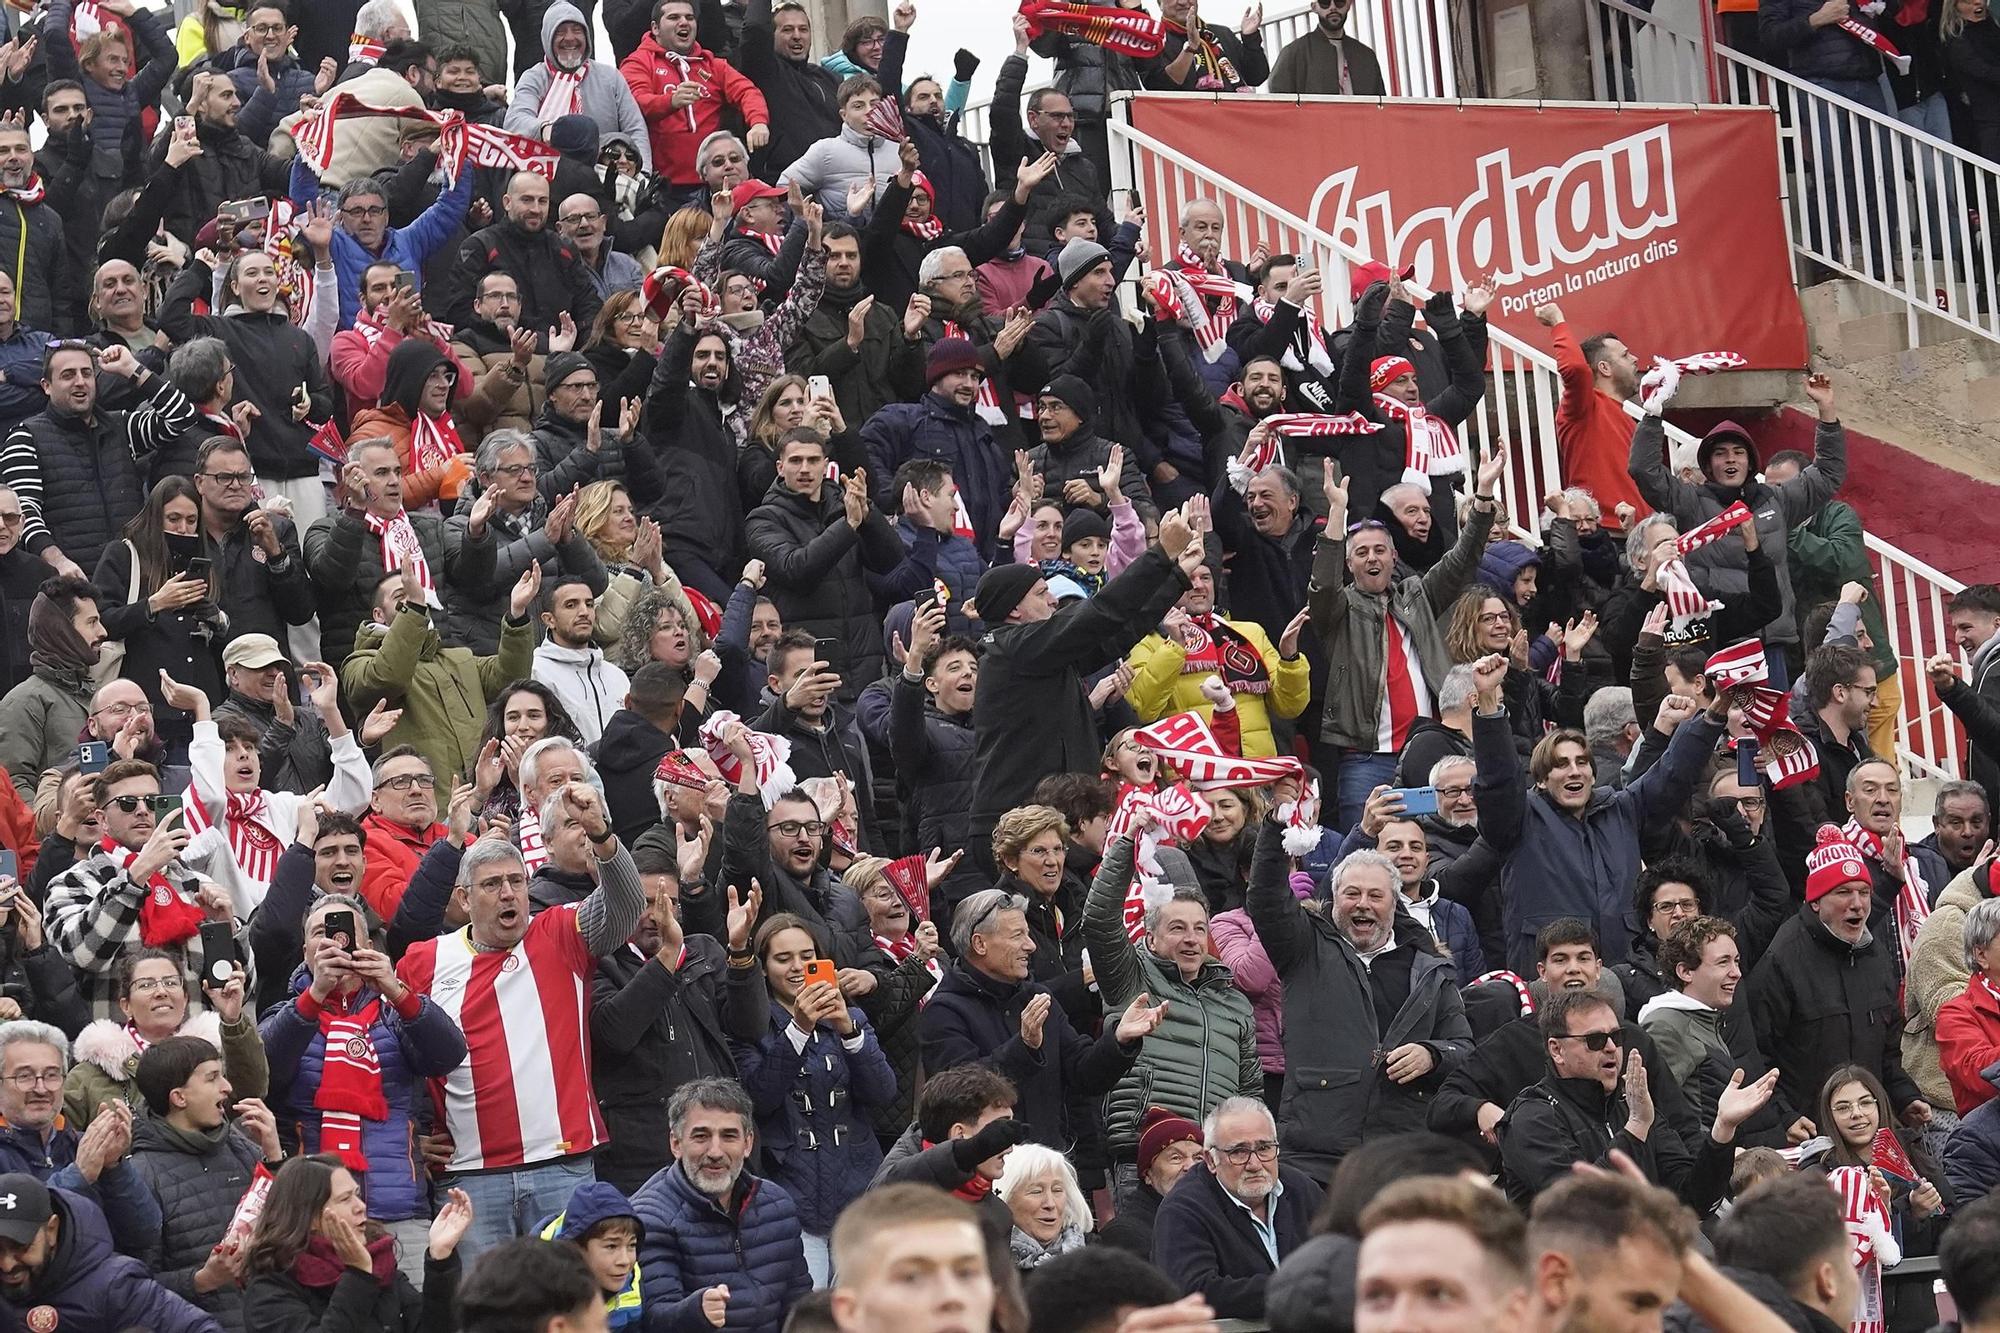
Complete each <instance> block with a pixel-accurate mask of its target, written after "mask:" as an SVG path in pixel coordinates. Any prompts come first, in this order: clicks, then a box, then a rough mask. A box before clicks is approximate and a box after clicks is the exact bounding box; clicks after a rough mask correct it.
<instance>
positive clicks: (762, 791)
mask: <svg viewBox="0 0 2000 1333" xmlns="http://www.w3.org/2000/svg"><path fill="white" fill-rule="evenodd" d="M742 721H743V720H742V719H741V718H739V717H737V716H736V714H734V713H732V712H730V711H729V710H728V709H726V708H725V709H723V710H722V711H720V712H716V713H711V714H709V717H708V721H706V722H704V723H702V724H701V743H702V745H703V746H704V747H705V748H706V749H707V750H708V757H709V758H711V759H713V760H714V761H715V768H716V771H717V772H719V773H721V774H722V780H723V781H724V782H727V783H728V784H729V785H730V786H732V787H734V786H735V785H736V784H737V783H738V782H740V781H742V778H743V762H742V761H741V760H739V759H738V758H737V757H736V756H735V754H734V753H732V752H731V751H730V748H729V747H728V746H727V745H724V744H723V743H722V732H723V729H724V728H725V727H727V726H728V725H729V724H730V723H732V722H742ZM749 725H750V724H749V723H747V722H745V723H743V726H744V734H745V735H747V736H749V738H750V757H751V759H752V760H754V761H755V763H756V766H757V793H758V795H760V796H762V797H763V798H764V808H765V809H766V810H769V809H770V808H771V807H772V806H773V805H775V804H777V800H778V798H779V797H780V796H782V795H784V794H785V793H786V792H788V791H790V790H791V789H792V788H793V787H796V786H797V785H798V778H797V777H795V776H794V775H793V773H792V765H791V758H792V743H791V741H789V740H787V739H786V738H785V737H783V736H773V735H770V734H769V733H768V732H762V731H751V730H749Z"/></svg>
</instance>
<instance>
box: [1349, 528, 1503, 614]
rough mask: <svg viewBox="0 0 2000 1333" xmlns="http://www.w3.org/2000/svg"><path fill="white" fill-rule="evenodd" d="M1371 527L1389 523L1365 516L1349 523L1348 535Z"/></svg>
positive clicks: (1365, 530) (1383, 529)
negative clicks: (1357, 521)
mask: <svg viewBox="0 0 2000 1333" xmlns="http://www.w3.org/2000/svg"><path fill="white" fill-rule="evenodd" d="M1371 529H1372V530H1374V531H1376V532H1387V531H1388V530H1389V525H1388V524H1387V523H1384V522H1383V521H1382V520H1381V519H1379V518H1364V519H1362V520H1361V521H1360V522H1359V523H1349V524H1348V525H1347V535H1348V536H1350V537H1352V536H1353V535H1354V534H1355V533H1357V532H1367V531H1369V530H1371ZM1480 619H1482V620H1484V619H1485V617H1484V616H1481V617H1480Z"/></svg>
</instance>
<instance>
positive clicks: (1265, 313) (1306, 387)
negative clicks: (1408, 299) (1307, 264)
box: [1229, 255, 1338, 416]
mask: <svg viewBox="0 0 2000 1333" xmlns="http://www.w3.org/2000/svg"><path fill="white" fill-rule="evenodd" d="M1251 276H1252V278H1253V280H1254V281H1255V283H1256V289H1257V295H1256V299H1254V300H1252V301H1250V302H1248V303H1247V304H1246V305H1244V306H1243V307H1241V308H1240V309H1239V310H1238V311H1237V315H1236V322H1235V323H1234V324H1231V325H1230V326H1229V345H1230V346H1231V347H1232V348H1234V349H1235V350H1236V354H1237V355H1238V356H1240V357H1242V358H1243V375H1244V387H1245V388H1246V389H1247V388H1248V387H1249V374H1250V362H1251V361H1253V360H1255V359H1256V358H1259V357H1275V358H1277V360H1278V364H1279V366H1280V368H1281V369H1282V370H1283V371H1284V383H1285V386H1286V388H1287V389H1288V391H1289V395H1288V396H1289V397H1291V398H1292V399H1293V400H1295V401H1297V402H1298V403H1300V404H1302V405H1303V406H1304V407H1305V408H1306V409H1308V410H1310V411H1313V412H1331V411H1333V379H1334V373H1335V371H1336V370H1337V369H1338V367H1337V366H1336V365H1335V363H1334V359H1333V354H1332V353H1331V352H1330V351H1329V350H1328V348H1327V344H1326V334H1325V331H1324V330H1323V329H1321V328H1320V324H1319V316H1318V315H1317V314H1316V313H1314V312H1313V306H1314V304H1315V302H1316V301H1317V299H1318V297H1319V291H1320V275H1319V270H1318V269H1307V270H1306V271H1304V272H1303V273H1301V272H1300V271H1299V261H1298V256H1296V255H1273V256H1271V257H1270V258H1269V259H1267V260H1265V261H1264V263H1263V266H1262V267H1260V268H1258V269H1256V270H1254V271H1253V273H1252V275H1251ZM1245 396H1246V397H1247V396H1248V395H1247V394H1246V395H1245ZM1276 410H1277V409H1276V408H1269V409H1266V410H1264V411H1260V412H1259V413H1258V415H1259V416H1264V415H1268V414H1269V413H1270V412H1273V411H1276Z"/></svg>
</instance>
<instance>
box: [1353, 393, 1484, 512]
mask: <svg viewBox="0 0 2000 1333" xmlns="http://www.w3.org/2000/svg"><path fill="white" fill-rule="evenodd" d="M1375 409H1376V410H1377V411H1378V412H1380V413H1381V414H1382V415H1383V416H1385V417H1387V418H1389V420H1391V421H1400V422H1401V423H1402V424H1403V434H1404V437H1405V439H1406V441H1407V443H1406V444H1405V445H1404V448H1403V480H1404V481H1405V482H1408V483H1409V484H1410V485H1412V486H1416V487H1419V488H1420V489H1422V490H1423V491H1424V493H1425V494H1429V493H1430V489H1431V478H1432V477H1447V476H1463V475H1464V473H1465V446H1464V445H1462V444H1460V443H1459V442H1458V435H1457V433H1456V432H1454V431H1453V430H1452V428H1451V423H1449V422H1447V421H1446V420H1445V419H1444V418H1443V417H1435V416H1432V415H1431V414H1430V413H1429V412H1428V411H1426V410H1425V409H1424V407H1423V406H1422V404H1418V405H1417V406H1415V407H1412V406H1411V405H1410V404H1408V403H1406V402H1404V401H1403V400H1402V399H1400V398H1391V397H1390V396H1389V395H1388V394H1386V393H1378V394H1376V395H1375Z"/></svg>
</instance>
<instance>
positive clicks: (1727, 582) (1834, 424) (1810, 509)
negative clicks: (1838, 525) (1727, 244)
mask: <svg viewBox="0 0 2000 1333" xmlns="http://www.w3.org/2000/svg"><path fill="white" fill-rule="evenodd" d="M1832 36H1833V38H1835V39H1837V40H1839V41H1841V42H1844V43H1845V44H1846V45H1848V46H1851V47H1854V48H1855V49H1857V50H1860V51H1863V52H1866V53H1867V54H1868V58H1869V60H1871V61H1874V62H1876V63H1877V64H1878V65H1879V64H1880V58H1879V57H1877V56H1876V55H1874V54H1873V53H1872V52H1868V48H1866V47H1865V46H1862V44H1861V43H1859V42H1857V41H1855V40H1854V39H1853V38H1852V37H1849V36H1848V35H1847V34H1846V33H1844V32H1836V33H1834V34H1832ZM1871 77H1872V76H1871ZM1665 436H1666V426H1665V424H1664V422H1663V420H1662V419H1661V418H1660V417H1658V416H1655V415H1652V414H1648V415H1646V416H1645V417H1642V418H1641V419H1640V421H1639V426H1638V429H1636V430H1634V431H1633V432H1632V457H1631V461H1630V463H1629V466H1628V470H1629V471H1630V472H1631V474H1632V480H1633V481H1635V482H1637V483H1638V484H1639V494H1641V495H1643V496H1644V497H1646V503H1647V504H1649V505H1651V506H1653V508H1655V509H1657V510H1659V511H1661V512H1662V513H1667V514H1672V515H1673V516H1674V520H1675V522H1677V523H1679V524H1680V530H1681V531H1682V532H1687V531H1688V530H1689V529H1691V528H1694V527H1696V526H1698V525H1700V524H1702V523H1706V522H1707V521H1708V520H1710V519H1712V518H1714V517H1715V516H1716V515H1718V514H1720V513H1721V512H1722V511H1723V510H1725V509H1727V508H1728V507H1729V506H1730V505H1732V504H1735V503H1736V502H1737V501H1739V500H1741V501H1742V502H1743V503H1744V504H1746V505H1748V506H1749V507H1750V510H1751V512H1752V513H1753V514H1754V515H1755V519H1754V521H1755V523H1756V524H1757V543H1758V546H1759V547H1760V548H1761V549H1762V550H1763V551H1764V553H1765V554H1766V555H1767V556H1768V557H1769V558H1770V560H1771V563H1772V564H1773V565H1774V566H1775V567H1776V570H1777V576H1778V594H1779V598H1780V600H1781V602H1782V604H1783V609H1782V610H1781V611H1780V612H1779V614H1778V615H1777V617H1776V618H1774V619H1773V620H1772V621H1771V622H1770V623H1769V624H1768V625H1766V626H1764V632H1763V634H1762V636H1761V637H1762V638H1763V639H1764V640H1765V641H1766V642H1768V643H1773V644H1788V645H1791V646H1793V647H1797V646H1798V642H1799V630H1798V621H1797V611H1796V609H1795V605H1794V597H1795V593H1794V589H1793V587H1792V579H1791V573H1790V569H1791V564H1790V559H1791V557H1790V548H1791V543H1790V542H1789V541H1788V540H1787V538H1788V536H1789V535H1790V533H1791V530H1792V529H1793V528H1795V527H1797V526H1799V525H1800V524H1801V523H1804V522H1806V521H1807V520H1808V519H1811V518H1813V517H1814V516H1816V515H1817V514H1818V513H1819V512H1820V510H1822V509H1824V508H1825V507H1826V503H1827V501H1829V500H1831V499H1832V498H1833V497H1834V495H1835V493H1836V492H1838V491H1839V490H1840V486H1841V483H1842V482H1844V481H1846V480H1847V432H1846V430H1845V429H1844V428H1843V427H1842V426H1841V424H1840V423H1839V422H1838V421H1822V422H1820V423H1819V424H1818V426H1817V427H1815V428H1814V431H1813V461H1812V463H1811V464H1810V465H1809V466H1807V467H1806V468H1805V470H1803V471H1802V472H1800V473H1799V475H1798V476H1796V477H1793V478H1792V479H1791V480H1790V481H1787V482H1783V483H1781V484H1779V485H1776V486H1773V485H1770V484H1769V483H1768V482H1762V481H1758V480H1757V479H1756V477H1757V474H1758V473H1759V472H1760V471H1761V470H1762V467H1763V464H1762V462H1761V460H1760V459H1759V458H1758V454H1757V443H1756V441H1755V440H1752V439H1751V438H1750V434H1749V432H1747V431H1745V430H1744V429H1743V428H1742V427H1741V426H1739V425H1737V424H1736V423H1735V422H1733V421H1724V422H1721V423H1719V424H1717V425H1716V426H1715V427H1714V428H1713V429H1712V430H1710V431H1709V432H1708V434H1706V435H1704V436H1702V437H1701V448H1700V450H1699V451H1698V453H1697V454H1696V462H1697V465H1698V466H1699V467H1700V469H1701V472H1702V476H1703V478H1704V480H1702V481H1701V482H1698V483H1697V482H1687V481H1682V480H1681V479H1680V478H1679V477H1677V476H1675V475H1674V474H1673V473H1671V472H1669V471H1668V470H1667V465H1666V462H1665V454H1664V453H1663V448H1664V443H1665ZM1724 440H1728V441H1730V442H1731V443H1734V444H1740V445H1742V446H1743V447H1744V448H1745V449H1746V450H1748V451H1749V454H1750V462H1749V468H1748V476H1749V478H1750V479H1749V480H1748V481H1746V482H1745V483H1744V484H1743V485H1741V486H1733V487H1726V486H1723V485H1721V484H1719V483H1717V482H1713V481H1708V480H1706V478H1707V476H1708V462H1709V459H1710V457H1711V456H1712V455H1713V454H1714V452H1715V447H1716V445H1718V444H1719V443H1721V442H1722V441H1724ZM1687 567H1688V572H1689V573H1690V574H1691V575H1693V576H1694V578H1695V580H1696V582H1698V583H1700V584H1701V586H1702V587H1704V588H1706V589H1708V590H1709V592H1710V594H1711V595H1712V596H1713V597H1715V598H1717V599H1719V600H1721V601H1723V602H1732V603H1733V602H1739V601H1741V600H1743V599H1744V597H1745V596H1746V595H1747V594H1748V593H1749V591H1750V575H1749V570H1748V556H1747V554H1746V553H1745V551H1744V549H1743V540H1742V538H1741V537H1740V536H1738V535H1736V534H1735V533H1731V534H1729V535H1728V536H1725V537H1723V538H1722V540H1720V541H1716V542H1711V543H1709V544H1708V545H1707V546H1704V547H1702V548H1701V549H1700V550H1697V551H1695V552H1693V553H1691V554H1690V555H1689V556H1688V557H1687Z"/></svg>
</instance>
